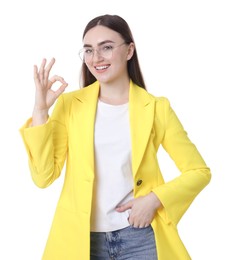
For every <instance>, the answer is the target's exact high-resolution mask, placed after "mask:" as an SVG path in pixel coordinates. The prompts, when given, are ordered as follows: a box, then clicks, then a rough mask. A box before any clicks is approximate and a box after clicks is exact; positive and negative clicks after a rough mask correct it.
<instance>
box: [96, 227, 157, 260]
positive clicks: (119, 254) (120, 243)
mask: <svg viewBox="0 0 231 260" xmlns="http://www.w3.org/2000/svg"><path fill="white" fill-rule="evenodd" d="M109 259H113V260H141V259H142V260H157V252H156V243H155V237H154V232H153V229H152V227H151V225H150V226H148V227H146V228H134V227H132V226H129V227H126V228H124V229H120V230H116V231H112V232H91V260H109Z"/></svg>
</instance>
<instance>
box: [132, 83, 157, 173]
mask: <svg viewBox="0 0 231 260" xmlns="http://www.w3.org/2000/svg"><path fill="white" fill-rule="evenodd" d="M154 109H155V102H154V99H152V98H151V97H150V94H148V92H147V91H146V90H144V89H142V88H140V87H138V86H137V85H136V84H134V83H133V82H130V93H129V111H130V112H129V113H130V128H131V129H130V130H131V143H132V172H133V177H134V176H135V175H136V173H137V171H138V168H139V165H140V163H141V160H142V158H143V155H144V152H145V148H146V145H147V143H148V140H149V137H150V133H151V130H152V127H153V122H154Z"/></svg>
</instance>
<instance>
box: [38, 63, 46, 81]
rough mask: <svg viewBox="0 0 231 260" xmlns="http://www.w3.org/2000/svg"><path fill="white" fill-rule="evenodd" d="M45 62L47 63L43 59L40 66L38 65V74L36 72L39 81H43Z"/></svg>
mask: <svg viewBox="0 0 231 260" xmlns="http://www.w3.org/2000/svg"><path fill="white" fill-rule="evenodd" d="M46 62H47V60H46V59H43V60H42V63H41V65H40V68H39V72H38V73H39V78H40V80H43V79H44V68H45V65H46Z"/></svg>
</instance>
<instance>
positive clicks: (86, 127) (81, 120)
mask: <svg viewBox="0 0 231 260" xmlns="http://www.w3.org/2000/svg"><path fill="white" fill-rule="evenodd" d="M98 95H99V83H98V82H97V81H96V82H94V83H93V84H92V85H90V86H88V87H86V88H83V89H82V91H80V92H78V94H77V95H76V96H75V97H74V107H73V109H74V113H73V117H74V118H73V124H74V125H75V126H74V127H73V129H77V131H76V133H74V134H73V135H76V138H77V139H78V140H77V139H76V141H77V142H76V147H77V146H78V147H79V148H78V149H79V151H80V154H81V158H82V161H81V162H80V163H81V164H84V168H85V169H87V170H86V174H87V175H88V177H89V178H90V179H92V177H94V127H95V126H94V125H95V115H96V109H97V101H98Z"/></svg>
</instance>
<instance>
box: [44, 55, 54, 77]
mask: <svg viewBox="0 0 231 260" xmlns="http://www.w3.org/2000/svg"><path fill="white" fill-rule="evenodd" d="M54 63H55V58H52V59H51V61H50V62H49V64H48V65H47V67H46V68H45V72H44V78H45V79H46V80H48V77H49V74H50V71H51V68H52V67H53V65H54Z"/></svg>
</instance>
